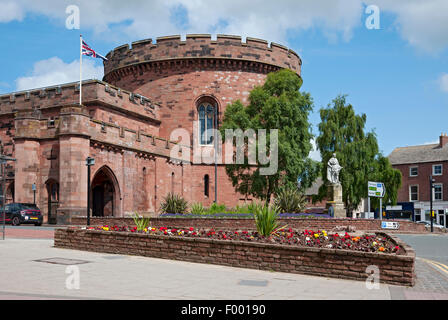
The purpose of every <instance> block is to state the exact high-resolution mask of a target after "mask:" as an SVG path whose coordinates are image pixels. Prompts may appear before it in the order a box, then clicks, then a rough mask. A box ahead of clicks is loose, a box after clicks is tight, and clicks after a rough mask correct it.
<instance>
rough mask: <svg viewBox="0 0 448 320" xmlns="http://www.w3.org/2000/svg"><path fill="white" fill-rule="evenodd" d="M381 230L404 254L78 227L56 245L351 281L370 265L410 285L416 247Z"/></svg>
mask: <svg viewBox="0 0 448 320" xmlns="http://www.w3.org/2000/svg"><path fill="white" fill-rule="evenodd" d="M382 235H383V236H387V237H390V238H391V239H392V241H393V242H395V243H396V244H397V245H399V246H401V247H402V248H403V249H404V251H405V254H402V255H394V254H384V253H370V252H358V251H350V250H335V249H327V248H308V247H298V246H286V245H279V244H265V243H256V242H245V241H226V240H216V239H204V238H184V237H176V236H162V235H148V234H136V233H130V232H112V231H99V230H86V229H79V228H66V229H65V228H64V229H56V230H55V236H54V245H55V247H58V248H68V249H77V250H86V251H95V252H104V253H117V254H128V255H139V256H146V257H153V258H162V259H172V260H182V261H189V262H198V263H211V264H218V265H225V266H232V267H242V268H251V269H260V270H269V271H278V272H289V273H299V274H309V275H315V276H325V277H333V278H343V279H353V280H365V279H366V278H367V277H368V276H369V275H368V274H367V273H366V268H367V267H368V266H372V265H373V266H376V267H378V269H379V271H380V274H379V280H380V281H381V282H383V283H390V284H396V285H405V286H413V285H414V284H415V273H414V261H415V253H414V250H413V249H412V248H411V247H409V246H408V245H406V244H405V243H403V242H402V241H400V240H399V239H397V238H395V237H393V236H390V235H386V234H382Z"/></svg>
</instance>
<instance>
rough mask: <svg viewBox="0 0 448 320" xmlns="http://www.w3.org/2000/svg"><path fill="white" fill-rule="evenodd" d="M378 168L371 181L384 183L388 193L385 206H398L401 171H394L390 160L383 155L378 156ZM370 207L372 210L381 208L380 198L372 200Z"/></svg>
mask: <svg viewBox="0 0 448 320" xmlns="http://www.w3.org/2000/svg"><path fill="white" fill-rule="evenodd" d="M376 166H377V167H376V170H375V174H374V175H373V177H372V178H371V181H379V182H383V183H384V187H385V188H386V192H385V194H384V197H383V206H384V205H386V204H396V203H397V196H398V189H400V187H401V171H400V170H396V169H393V168H392V166H391V164H390V162H389V159H388V158H387V157H383V156H382V155H379V156H378V159H377V161H376ZM370 205H371V207H372V208H379V207H380V201H379V198H371V199H370Z"/></svg>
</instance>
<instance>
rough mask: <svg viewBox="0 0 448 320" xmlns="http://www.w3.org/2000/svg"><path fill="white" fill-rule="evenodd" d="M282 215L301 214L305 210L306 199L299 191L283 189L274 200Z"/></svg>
mask: <svg viewBox="0 0 448 320" xmlns="http://www.w3.org/2000/svg"><path fill="white" fill-rule="evenodd" d="M274 204H275V205H276V206H277V207H278V208H279V210H280V213H300V212H302V211H303V210H304V209H305V205H306V197H305V195H304V194H303V193H301V192H300V191H299V190H297V189H283V190H281V191H280V192H279V193H278V194H277V195H276V197H275V199H274Z"/></svg>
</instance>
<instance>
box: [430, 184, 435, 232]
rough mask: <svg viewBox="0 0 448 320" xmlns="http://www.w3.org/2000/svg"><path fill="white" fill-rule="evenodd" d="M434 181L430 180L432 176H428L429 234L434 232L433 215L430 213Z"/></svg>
mask: <svg viewBox="0 0 448 320" xmlns="http://www.w3.org/2000/svg"><path fill="white" fill-rule="evenodd" d="M433 183H434V179H433V178H432V175H431V176H429V215H430V218H431V232H434V225H433V219H434V218H433V213H432V189H433V188H434V185H433Z"/></svg>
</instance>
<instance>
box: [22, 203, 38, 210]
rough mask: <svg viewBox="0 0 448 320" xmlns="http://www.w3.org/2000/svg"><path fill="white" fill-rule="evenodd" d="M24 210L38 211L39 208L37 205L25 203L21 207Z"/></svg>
mask: <svg viewBox="0 0 448 320" xmlns="http://www.w3.org/2000/svg"><path fill="white" fill-rule="evenodd" d="M21 207H22V208H23V209H30V210H37V206H36V205H35V204H32V203H31V204H28V203H24V204H22V205H21Z"/></svg>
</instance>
